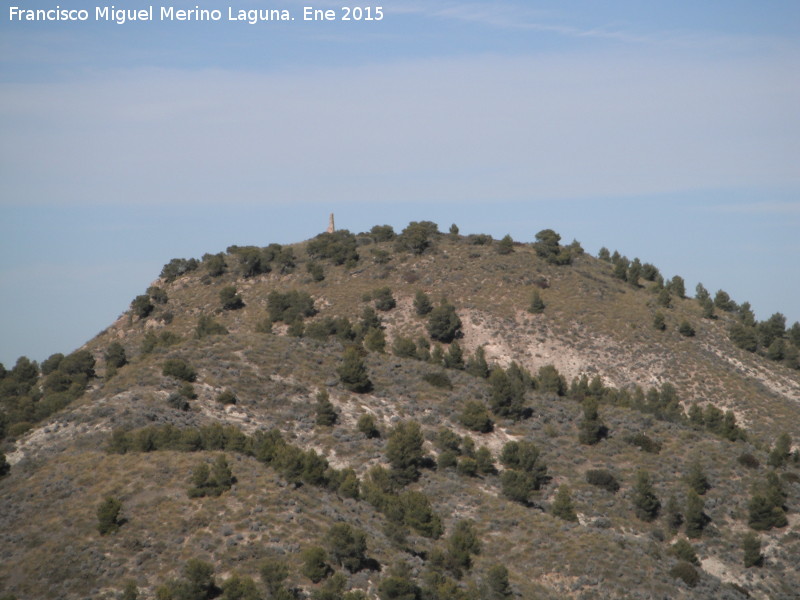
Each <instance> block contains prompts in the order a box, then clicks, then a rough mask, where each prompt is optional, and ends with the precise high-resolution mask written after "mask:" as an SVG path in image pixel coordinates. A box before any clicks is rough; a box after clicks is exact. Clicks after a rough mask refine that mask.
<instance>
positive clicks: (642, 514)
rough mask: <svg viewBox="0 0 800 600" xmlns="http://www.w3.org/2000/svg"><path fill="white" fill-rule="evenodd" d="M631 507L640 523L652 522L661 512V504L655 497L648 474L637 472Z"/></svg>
mask: <svg viewBox="0 0 800 600" xmlns="http://www.w3.org/2000/svg"><path fill="white" fill-rule="evenodd" d="M633 507H634V512H635V513H636V516H637V517H638V518H639V519H641V520H642V521H653V520H655V518H656V517H657V516H658V513H659V511H660V510H661V502H660V501H659V499H658V498H657V497H656V495H655V492H654V490H653V484H652V482H651V481H650V474H649V473H648V472H647V471H639V472H638V473H637V474H636V485H635V486H634V495H633Z"/></svg>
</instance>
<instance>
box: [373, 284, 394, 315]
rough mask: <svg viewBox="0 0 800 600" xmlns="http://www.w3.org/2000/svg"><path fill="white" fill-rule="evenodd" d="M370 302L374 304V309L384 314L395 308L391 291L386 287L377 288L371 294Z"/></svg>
mask: <svg viewBox="0 0 800 600" xmlns="http://www.w3.org/2000/svg"><path fill="white" fill-rule="evenodd" d="M372 300H373V301H374V302H375V308H376V309H378V310H381V311H384V312H385V311H389V310H392V309H393V308H394V307H396V306H397V301H396V300H395V299H394V296H393V295H392V290H391V289H389V288H388V287H383V288H378V289H377V290H375V291H374V292H372Z"/></svg>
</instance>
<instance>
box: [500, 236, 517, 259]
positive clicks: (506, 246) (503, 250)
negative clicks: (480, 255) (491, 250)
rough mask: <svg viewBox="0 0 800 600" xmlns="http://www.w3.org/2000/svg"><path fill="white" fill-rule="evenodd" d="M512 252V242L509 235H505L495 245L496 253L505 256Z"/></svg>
mask: <svg viewBox="0 0 800 600" xmlns="http://www.w3.org/2000/svg"><path fill="white" fill-rule="evenodd" d="M512 252H514V240H513V239H511V236H510V235H508V234H506V236H505V237H504V238H503V239H502V240H500V242H498V244H497V253H498V254H503V255H505V254H511V253H512Z"/></svg>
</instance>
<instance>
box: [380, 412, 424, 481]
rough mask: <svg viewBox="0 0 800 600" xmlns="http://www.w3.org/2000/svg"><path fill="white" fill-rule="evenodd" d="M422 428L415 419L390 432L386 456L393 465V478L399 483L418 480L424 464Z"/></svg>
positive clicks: (399, 425)
mask: <svg viewBox="0 0 800 600" xmlns="http://www.w3.org/2000/svg"><path fill="white" fill-rule="evenodd" d="M422 444H423V437H422V429H421V428H420V426H419V424H418V423H416V422H414V421H405V422H402V423H400V424H398V425H397V426H396V427H395V428H394V429H392V431H391V432H390V433H389V436H388V439H387V443H386V457H387V458H388V460H389V464H390V465H391V466H392V478H393V479H394V480H395V481H396V482H397V483H398V484H399V485H401V486H402V485H406V484H408V483H411V482H412V481H416V479H417V478H418V477H419V469H420V467H421V466H422V463H423V459H424V453H423V450H422Z"/></svg>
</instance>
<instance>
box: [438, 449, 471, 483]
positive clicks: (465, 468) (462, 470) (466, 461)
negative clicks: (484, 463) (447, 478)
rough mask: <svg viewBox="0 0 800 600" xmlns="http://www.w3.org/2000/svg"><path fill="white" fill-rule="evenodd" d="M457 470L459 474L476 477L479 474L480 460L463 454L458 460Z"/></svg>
mask: <svg viewBox="0 0 800 600" xmlns="http://www.w3.org/2000/svg"><path fill="white" fill-rule="evenodd" d="M442 456H444V454H442ZM440 463H441V461H440ZM456 471H457V472H458V474H459V475H464V476H466V477H476V476H477V475H478V461H477V460H475V459H474V458H471V457H469V456H463V457H461V460H459V461H457V468H456Z"/></svg>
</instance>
